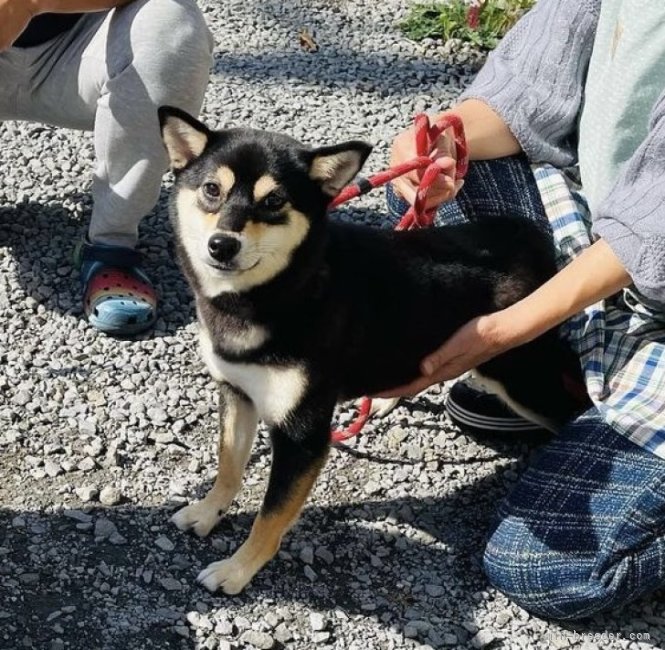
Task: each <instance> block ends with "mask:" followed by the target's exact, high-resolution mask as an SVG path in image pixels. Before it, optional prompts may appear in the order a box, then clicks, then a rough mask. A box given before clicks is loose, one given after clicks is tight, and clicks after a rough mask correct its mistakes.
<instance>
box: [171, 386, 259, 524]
mask: <svg viewBox="0 0 665 650" xmlns="http://www.w3.org/2000/svg"><path fill="white" fill-rule="evenodd" d="M219 425H220V431H219V458H218V470H217V478H216V479H215V484H214V485H213V486H212V489H211V490H210V492H208V494H207V495H206V497H205V498H204V499H202V500H201V501H198V502H197V503H192V504H191V505H188V506H186V507H184V508H182V510H179V511H178V512H176V514H175V515H173V517H172V518H171V521H172V522H173V523H174V524H175V525H176V526H177V527H178V528H180V530H189V529H192V530H193V531H194V532H195V533H196V534H197V535H198V536H199V537H205V536H206V535H207V534H208V533H210V531H211V530H212V529H213V528H214V527H215V526H216V525H217V524H218V523H219V520H220V519H221V518H222V517H223V516H224V513H225V512H226V510H227V509H228V508H229V506H230V505H231V503H232V501H233V499H234V498H235V496H236V494H237V493H238V491H239V490H240V487H241V485H242V477H243V474H244V472H245V467H246V465H247V461H248V459H249V454H250V451H251V449H252V443H253V442H254V437H255V435H256V428H257V425H258V416H257V413H256V409H255V408H254V405H253V404H252V402H251V401H250V400H249V398H247V397H246V396H245V395H244V394H243V393H241V392H240V391H238V390H237V389H235V388H233V386H231V385H230V384H227V383H222V384H221V385H220V395H219Z"/></svg>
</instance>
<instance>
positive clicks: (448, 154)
mask: <svg viewBox="0 0 665 650" xmlns="http://www.w3.org/2000/svg"><path fill="white" fill-rule="evenodd" d="M452 133H453V132H452V128H449V129H446V130H445V131H444V132H443V133H442V134H441V136H440V137H439V140H438V142H437V146H436V149H435V150H434V152H433V154H432V157H433V158H434V160H436V163H437V164H438V165H439V167H441V171H442V173H441V174H440V175H439V177H438V178H437V179H436V181H435V182H434V184H433V185H432V186H431V187H430V190H429V194H428V196H427V203H426V207H427V208H434V207H436V206H438V205H440V204H441V203H445V202H446V201H451V200H452V199H454V198H455V196H456V195H457V192H458V191H459V190H460V188H461V187H462V183H463V181H455V171H456V168H457V160H456V158H455V140H454V138H453V134H452ZM415 142H416V138H415V133H414V127H410V128H408V129H406V131H403V132H402V133H400V134H399V135H398V136H397V137H396V138H395V140H394V141H393V145H392V148H391V151H390V166H391V167H393V166H395V165H398V164H400V163H403V162H406V161H408V160H411V159H413V158H415V157H416V156H417V153H416V146H415ZM424 172H425V170H424V169H418V170H415V171H412V172H410V173H408V174H405V175H404V176H400V177H399V178H396V179H395V180H394V181H393V187H394V188H395V191H396V192H397V193H398V194H399V195H400V196H402V197H403V198H404V199H406V200H407V201H408V202H409V203H410V204H412V205H413V203H414V202H415V200H416V190H417V189H418V185H419V184H420V180H421V178H422V176H423V174H424Z"/></svg>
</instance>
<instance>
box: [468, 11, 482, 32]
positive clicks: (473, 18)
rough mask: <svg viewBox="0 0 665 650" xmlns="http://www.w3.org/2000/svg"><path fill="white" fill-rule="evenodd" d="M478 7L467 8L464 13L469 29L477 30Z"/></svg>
mask: <svg viewBox="0 0 665 650" xmlns="http://www.w3.org/2000/svg"><path fill="white" fill-rule="evenodd" d="M479 19H480V6H479V5H472V6H471V7H469V9H468V11H467V12H466V24H467V25H468V26H469V28H470V29H478V23H479V22H480V20H479Z"/></svg>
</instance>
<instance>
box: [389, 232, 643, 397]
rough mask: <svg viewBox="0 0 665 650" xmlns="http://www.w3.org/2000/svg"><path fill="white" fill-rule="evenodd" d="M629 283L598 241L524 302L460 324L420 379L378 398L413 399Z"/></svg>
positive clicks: (427, 360)
mask: <svg viewBox="0 0 665 650" xmlns="http://www.w3.org/2000/svg"><path fill="white" fill-rule="evenodd" d="M630 283H631V278H630V275H629V274H628V272H627V271H626V269H625V268H624V266H623V264H622V263H621V261H620V260H619V258H618V257H617V256H616V255H615V253H614V252H613V251H612V249H611V248H610V246H609V245H608V244H607V242H605V241H604V240H602V239H599V240H598V241H596V242H595V243H594V244H592V245H591V246H590V247H589V248H587V249H586V250H585V251H584V252H582V253H581V254H580V255H579V256H578V257H577V258H575V259H574V260H573V261H572V262H571V263H570V264H569V265H568V266H566V267H564V268H563V269H562V270H561V271H559V273H557V274H556V275H555V276H554V277H552V278H551V279H550V280H549V281H548V282H546V283H545V284H543V285H542V286H541V287H540V288H538V289H537V290H536V291H534V292H533V293H532V294H530V295H529V296H527V297H526V298H523V299H522V300H520V301H519V302H516V303H515V304H514V305H511V306H510V307H507V308H505V309H502V310H501V311H498V312H494V313H492V314H486V315H483V316H479V317H478V318H475V319H473V320H472V321H470V322H469V323H467V324H466V325H464V326H462V327H461V328H460V329H459V330H458V331H457V332H456V333H455V334H453V336H452V337H451V338H449V339H448V340H447V341H446V342H445V343H444V344H443V345H442V346H441V347H440V348H439V349H438V350H436V351H435V352H433V353H432V354H430V355H429V356H427V357H425V359H423V361H422V362H421V364H420V370H421V373H422V376H421V377H419V378H418V379H416V380H415V381H413V382H412V383H410V384H408V385H406V386H400V387H398V388H395V389H392V390H389V391H386V392H385V393H383V394H382V395H381V397H388V396H391V397H392V396H409V395H415V394H417V393H419V392H420V391H422V390H425V388H427V387H428V386H431V385H432V384H435V383H439V382H442V381H447V380H449V379H455V378H456V377H459V376H460V375H461V374H463V373H464V372H466V371H467V370H471V369H473V368H475V367H477V366H478V365H480V364H482V363H484V362H485V361H488V360H489V359H491V358H493V357H495V356H497V355H498V354H501V353H502V352H505V351H507V350H509V349H511V348H514V347H517V346H519V345H523V344H524V343H528V342H529V341H532V340H533V339H535V338H537V337H538V336H540V335H541V334H543V333H545V332H546V331H547V330H549V329H551V328H553V327H556V326H557V325H559V324H561V323H562V322H563V321H565V320H566V319H568V318H570V317H571V316H573V315H574V314H576V313H578V312H580V311H582V310H583V309H585V308H586V307H588V306H589V305H592V304H593V303H595V302H597V301H599V300H603V299H605V298H607V297H609V296H611V295H613V294H615V293H616V292H617V291H619V290H621V289H622V288H624V287H626V286H628V285H629V284H630Z"/></svg>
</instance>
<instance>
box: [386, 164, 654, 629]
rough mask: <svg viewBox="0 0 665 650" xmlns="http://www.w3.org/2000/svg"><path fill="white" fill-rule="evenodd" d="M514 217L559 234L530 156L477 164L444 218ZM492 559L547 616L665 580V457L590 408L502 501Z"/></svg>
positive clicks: (506, 583)
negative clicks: (553, 227)
mask: <svg viewBox="0 0 665 650" xmlns="http://www.w3.org/2000/svg"><path fill="white" fill-rule="evenodd" d="M387 201H388V208H389V212H390V214H391V217H392V218H393V219H394V220H395V221H396V220H398V219H399V217H400V216H401V215H402V214H403V213H404V211H405V210H406V208H407V204H406V203H405V202H404V201H403V200H401V199H400V198H399V197H397V196H396V195H395V194H394V192H393V191H392V188H390V187H389V188H388V189H387ZM506 215H513V216H521V217H523V218H526V219H532V220H534V221H535V222H536V223H538V224H539V225H540V226H541V227H542V228H543V229H545V230H548V231H550V232H551V230H550V228H549V223H548V221H547V216H546V215H545V211H544V208H543V205H542V201H541V200H540V196H539V194H538V189H537V187H536V183H535V180H534V178H533V174H532V172H531V169H530V167H529V165H528V163H527V161H526V159H525V158H524V157H523V156H515V157H510V158H503V159H500V160H495V161H483V162H475V163H472V164H471V166H470V168H469V173H468V175H467V178H466V182H465V184H464V187H463V188H462V190H461V192H460V193H459V195H458V197H457V199H456V200H455V201H452V202H450V203H448V204H446V205H444V206H442V207H441V208H440V209H439V212H438V214H437V220H436V223H437V224H438V225H443V224H450V223H459V222H461V221H465V220H475V219H477V218H491V217H495V216H506ZM663 402H664V404H663V406H664V408H665V396H664V397H663ZM484 566H485V571H486V573H487V576H488V578H489V580H490V582H491V583H492V584H493V585H494V586H495V587H496V588H497V589H499V590H501V591H502V592H503V593H505V594H506V595H507V596H508V597H509V598H511V599H512V600H513V601H515V602H516V603H517V604H518V605H520V606H521V607H523V608H524V609H526V610H528V611H530V612H532V613H534V614H537V615H538V616H542V617H545V618H556V619H578V618H583V617H586V616H591V615H593V614H596V613H599V612H602V611H606V610H609V609H613V608H615V607H620V606H622V605H625V604H627V603H629V602H630V601H633V600H635V599H637V598H639V597H641V596H644V595H645V594H648V593H650V592H652V591H654V590H655V589H658V588H661V587H665V461H663V460H662V459H660V458H658V457H657V456H655V455H654V454H652V453H650V452H648V451H645V450H644V449H642V448H641V447H639V446H638V445H636V444H634V443H633V442H631V441H629V440H628V439H627V438H625V437H624V436H622V435H620V434H619V433H617V432H616V431H614V430H613V429H612V428H611V427H610V426H609V425H607V424H606V423H605V422H604V421H603V420H602V419H601V417H600V415H599V413H598V412H597V411H596V410H595V409H590V410H589V411H587V412H586V413H584V414H583V415H582V416H580V417H578V418H577V419H576V420H575V421H573V422H571V423H570V424H569V425H568V426H566V427H565V428H564V429H563V431H561V432H560V433H559V434H558V435H557V436H556V437H555V438H554V439H553V440H552V441H551V442H549V443H548V444H546V445H545V446H544V447H543V448H542V449H541V450H540V453H539V455H538V456H537V457H536V458H535V460H534V462H533V463H532V464H531V465H530V467H529V468H528V469H527V470H526V471H525V472H524V474H523V475H522V476H521V477H520V479H519V481H518V483H517V485H516V487H515V489H514V490H513V491H512V493H510V494H509V495H508V496H507V498H506V499H505V500H504V501H503V503H502V504H501V505H500V506H499V509H498V512H497V515H496V517H495V520H494V521H493V523H492V526H491V529H490V533H489V541H488V544H487V547H486V550H485V554H484Z"/></svg>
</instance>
